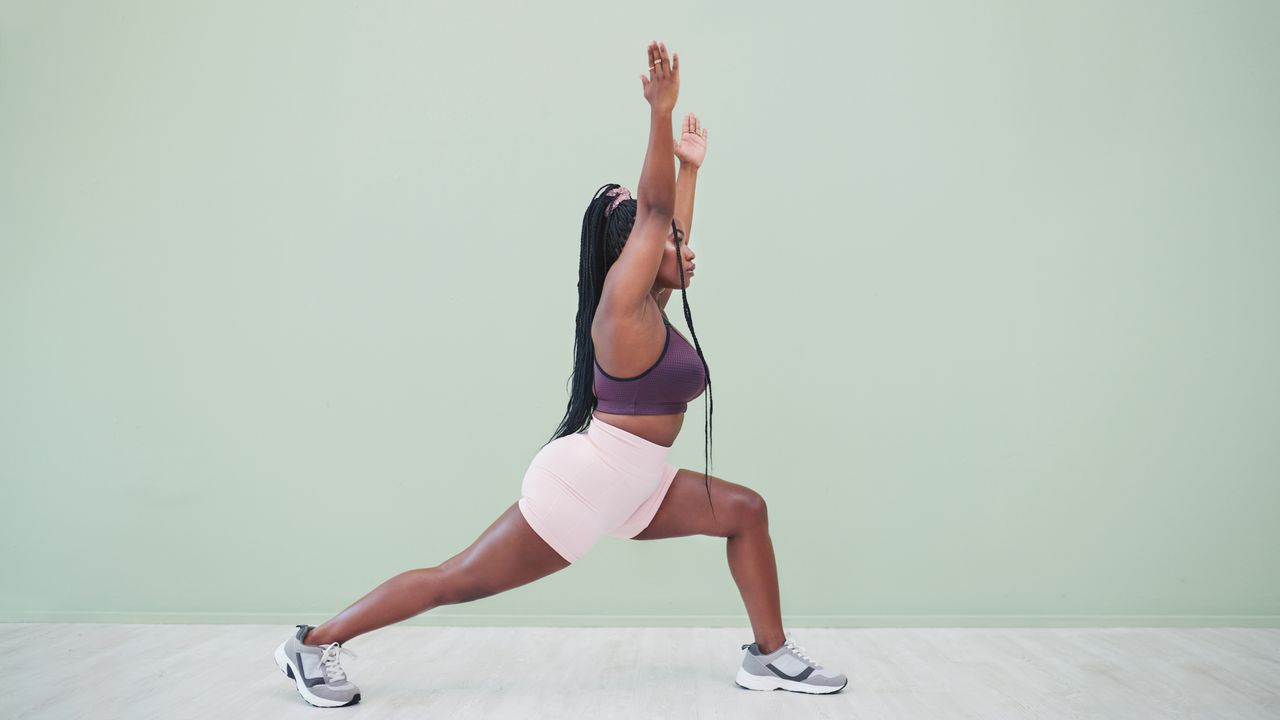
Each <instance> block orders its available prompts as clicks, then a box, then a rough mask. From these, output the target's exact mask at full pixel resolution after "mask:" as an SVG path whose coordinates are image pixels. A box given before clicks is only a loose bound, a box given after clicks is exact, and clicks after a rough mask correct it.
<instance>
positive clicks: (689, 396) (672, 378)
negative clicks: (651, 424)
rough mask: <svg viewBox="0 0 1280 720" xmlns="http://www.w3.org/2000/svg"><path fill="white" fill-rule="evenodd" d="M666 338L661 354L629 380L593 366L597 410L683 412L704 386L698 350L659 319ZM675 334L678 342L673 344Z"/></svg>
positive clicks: (634, 412) (665, 321) (659, 412)
mask: <svg viewBox="0 0 1280 720" xmlns="http://www.w3.org/2000/svg"><path fill="white" fill-rule="evenodd" d="M662 324H663V325H665V326H666V328H667V337H666V340H665V341H664V342H663V345H662V354H661V355H659V356H658V361H657V362H656V363H654V364H653V366H652V367H650V368H649V369H648V370H645V371H644V372H642V373H640V374H639V375H637V376H635V377H631V378H619V377H614V376H612V375H610V374H609V373H607V372H605V371H604V369H603V368H601V367H600V362H599V361H598V360H597V361H596V363H595V390H596V408H595V409H596V410H599V411H600V412H607V413H615V414H617V415H668V414H671V413H682V412H684V411H685V409H686V408H688V406H689V401H690V400H693V399H694V398H696V397H698V396H699V395H701V394H702V391H703V390H704V389H706V386H707V375H706V371H705V370H704V369H703V367H702V358H700V357H698V351H697V350H696V349H695V348H694V347H693V345H691V344H690V343H689V341H688V340H685V339H684V336H683V335H681V334H680V333H678V332H676V330H675V328H673V327H671V323H670V322H668V321H667V316H666V315H665V314H664V315H663V316H662ZM672 335H675V337H676V340H677V341H678V342H675V343H672V342H671V336H672Z"/></svg>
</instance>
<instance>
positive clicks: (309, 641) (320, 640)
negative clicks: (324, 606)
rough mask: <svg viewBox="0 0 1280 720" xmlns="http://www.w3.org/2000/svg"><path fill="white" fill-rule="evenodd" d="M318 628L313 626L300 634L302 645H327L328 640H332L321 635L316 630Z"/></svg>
mask: <svg viewBox="0 0 1280 720" xmlns="http://www.w3.org/2000/svg"><path fill="white" fill-rule="evenodd" d="M319 629H320V628H315V627H313V628H310V629H308V630H307V634H306V635H303V636H302V644H303V645H328V644H329V643H330V642H332V641H331V640H328V639H326V638H325V637H324V636H323V635H321V634H320V633H319V632H317V631H318V630H319Z"/></svg>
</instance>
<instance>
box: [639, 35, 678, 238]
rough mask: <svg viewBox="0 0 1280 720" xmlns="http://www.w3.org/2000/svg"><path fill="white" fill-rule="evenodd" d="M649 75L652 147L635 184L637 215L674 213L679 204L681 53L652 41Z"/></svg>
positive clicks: (645, 82) (642, 78) (643, 80)
mask: <svg viewBox="0 0 1280 720" xmlns="http://www.w3.org/2000/svg"><path fill="white" fill-rule="evenodd" d="M648 54H649V76H648V77H645V76H644V75H641V76H640V82H641V84H643V85H644V98H645V100H648V101H649V148H648V150H647V151H646V152H645V156H644V167H642V168H641V170H640V182H639V183H638V184H637V185H636V214H637V215H639V214H641V213H648V214H660V215H665V216H668V217H670V216H672V215H673V214H674V213H675V207H676V171H675V163H674V161H673V160H672V154H673V153H674V144H673V142H672V139H671V112H672V111H673V110H675V107H676V97H677V96H678V95H679V94H680V55H679V54H676V55H675V56H674V57H672V56H670V55H669V54H668V53H667V46H666V45H665V44H663V43H660V42H658V41H656V40H655V41H653V42H651V43H649V50H648Z"/></svg>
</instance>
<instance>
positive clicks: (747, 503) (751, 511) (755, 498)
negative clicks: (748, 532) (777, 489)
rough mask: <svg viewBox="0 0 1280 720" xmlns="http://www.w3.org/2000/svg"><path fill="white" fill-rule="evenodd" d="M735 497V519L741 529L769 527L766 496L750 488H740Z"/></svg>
mask: <svg viewBox="0 0 1280 720" xmlns="http://www.w3.org/2000/svg"><path fill="white" fill-rule="evenodd" d="M739 488H740V489H739V490H737V492H735V493H734V495H733V509H734V517H735V519H736V520H737V523H736V524H737V525H738V526H739V527H740V528H749V527H768V525H769V506H768V504H767V503H765V501H764V496H763V495H761V494H760V493H758V492H756V491H755V490H752V489H751V488H749V487H743V486H739Z"/></svg>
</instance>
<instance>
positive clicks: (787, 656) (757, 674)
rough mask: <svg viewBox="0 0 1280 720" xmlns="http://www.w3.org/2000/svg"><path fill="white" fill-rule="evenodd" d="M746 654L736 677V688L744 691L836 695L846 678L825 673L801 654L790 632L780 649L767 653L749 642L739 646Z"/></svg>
mask: <svg viewBox="0 0 1280 720" xmlns="http://www.w3.org/2000/svg"><path fill="white" fill-rule="evenodd" d="M742 649H743V650H746V651H747V653H746V655H745V656H744V657H743V658H742V667H740V668H738V677H737V678H736V679H735V680H734V682H736V683H737V685H738V687H742V688H746V689H748V690H791V691H792V692H802V693H813V694H818V695H825V694H827V693H834V692H840V691H841V690H843V689H844V686H845V685H848V684H849V679H848V678H846V677H845V676H844V675H841V674H840V673H838V672H833V671H831V670H825V669H823V667H822V666H821V665H819V664H817V663H815V662H814V661H813V658H811V657H809V656H808V655H805V654H804V648H802V647H800V646H799V645H797V644H796V641H795V638H793V637H792V636H791V633H787V641H786V642H785V643H783V644H782V647H780V648H778V649H777V650H774V651H773V652H771V653H768V654H762V653H761V652H760V646H759V645H758V644H756V643H750V644H747V645H743V646H742Z"/></svg>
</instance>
